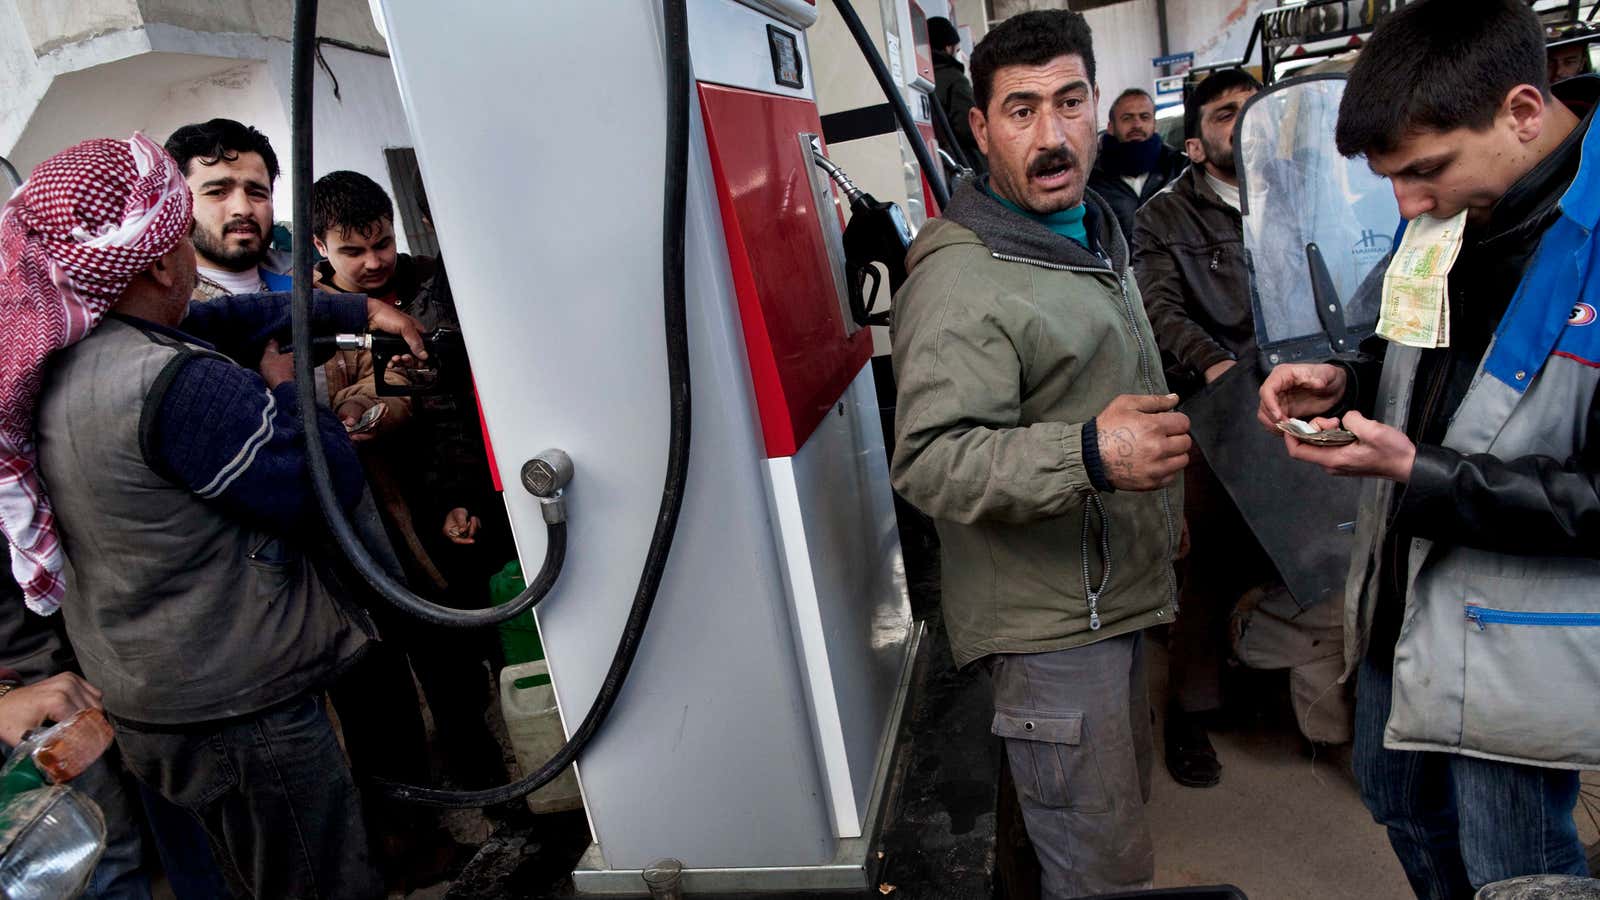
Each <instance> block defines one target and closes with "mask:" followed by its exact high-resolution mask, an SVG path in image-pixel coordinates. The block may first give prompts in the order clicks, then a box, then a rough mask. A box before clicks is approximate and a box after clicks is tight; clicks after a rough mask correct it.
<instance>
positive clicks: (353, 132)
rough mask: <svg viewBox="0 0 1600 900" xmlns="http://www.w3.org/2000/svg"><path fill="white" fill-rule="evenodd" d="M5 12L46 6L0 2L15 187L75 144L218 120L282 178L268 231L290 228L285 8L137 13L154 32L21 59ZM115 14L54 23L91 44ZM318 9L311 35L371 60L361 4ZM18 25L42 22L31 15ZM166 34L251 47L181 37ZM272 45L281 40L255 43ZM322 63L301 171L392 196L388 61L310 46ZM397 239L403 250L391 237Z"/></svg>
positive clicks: (27, 39) (170, 0)
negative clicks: (308, 151) (249, 135)
mask: <svg viewBox="0 0 1600 900" xmlns="http://www.w3.org/2000/svg"><path fill="white" fill-rule="evenodd" d="M19 4H34V5H35V6H39V7H42V6H55V5H58V4H57V3H56V0H0V83H3V84H7V85H8V86H9V85H15V86H16V87H15V89H13V90H7V91H4V92H0V155H4V156H6V157H7V158H9V159H10V160H11V162H12V163H13V164H14V165H16V167H17V168H18V170H19V171H20V172H21V173H22V174H23V175H24V176H26V175H27V173H28V172H29V171H30V170H31V169H32V168H33V167H34V166H35V165H37V164H38V163H39V162H40V161H41V160H43V159H44V158H46V157H47V156H49V155H50V154H52V153H55V152H57V151H58V150H61V149H62V148H64V147H67V146H70V145H71V144H73V143H76V142H78V141H81V140H84V139H86V138H90V137H107V136H113V137H126V136H127V135H129V134H131V133H132V132H134V131H135V130H138V131H143V132H144V133H145V134H146V135H148V136H149V137H151V138H152V139H154V140H157V141H164V140H166V138H167V136H168V135H170V134H171V133H172V131H173V130H174V129H175V128H177V127H178V126H180V125H183V124H186V123H189V122H199V121H205V120H206V119H210V118H215V117H218V116H221V117H226V118H231V119H237V120H239V121H241V122H245V123H247V124H250V125H253V126H255V127H256V128H259V129H260V130H261V131H262V132H264V133H265V134H266V135H267V137H268V139H269V140H271V141H272V145H273V148H274V150H275V151H276V152H277V154H278V159H279V164H280V166H281V168H282V170H283V175H282V176H281V177H280V179H279V182H278V184H277V191H276V196H275V213H276V216H277V218H278V219H280V220H284V221H287V220H289V219H290V218H291V214H292V206H291V203H290V192H289V176H288V173H289V171H290V166H291V164H292V163H293V158H292V157H293V153H292V144H291V133H290V129H289V110H290V105H289V72H290V65H289V44H288V41H287V39H286V38H287V33H288V32H287V28H288V21H289V14H288V11H289V9H290V6H289V4H288V2H287V0H273V2H271V3H267V2H260V3H250V2H244V0H241V2H238V3H234V2H220V3H202V2H192V3H183V2H179V0H141V9H142V10H143V11H144V15H145V16H146V17H147V19H148V18H156V17H160V18H161V19H165V20H166V21H145V22H144V24H143V25H140V26H138V27H135V28H133V29H131V30H130V29H123V30H120V31H117V30H113V31H107V32H102V33H98V34H97V35H96V36H94V37H91V38H88V39H86V40H81V41H77V42H75V43H71V44H67V45H63V46H60V47H58V48H56V49H55V50H52V51H50V52H48V53H45V54H44V55H43V56H36V55H35V53H34V49H33V45H32V36H31V35H30V32H29V31H28V29H27V27H26V26H25V25H24V16H23V15H22V12H21V7H20V6H19ZM119 4H120V5H119ZM59 5H61V6H65V4H59ZM77 6H78V5H75V8H76V7H77ZM125 6H126V3H124V2H122V0H115V2H110V3H96V4H88V3H86V4H81V7H83V9H80V11H79V14H78V15H77V18H73V17H71V16H66V15H65V14H62V15H58V16H57V20H58V23H59V24H61V25H62V27H69V26H70V27H72V28H79V29H88V30H90V31H93V30H94V28H95V27H97V26H95V24H94V23H95V22H96V21H99V22H101V23H105V22H109V21H111V20H112V17H111V12H116V11H118V10H122V11H124V12H125V9H124V7H125ZM322 7H323V11H322V13H321V16H320V18H319V29H318V30H319V33H322V34H329V33H330V30H331V32H332V33H335V34H339V35H341V36H342V39H344V40H349V41H351V42H353V43H357V44H359V45H362V46H371V45H374V44H376V45H377V46H378V47H382V46H383V42H382V37H381V35H380V34H379V33H378V31H377V29H376V27H375V26H374V25H373V24H372V19H371V15H370V13H369V11H368V7H367V5H366V3H365V2H359V0H336V2H335V0H324V2H323V4H322ZM95 9H100V10H102V11H104V12H106V15H104V16H102V18H101V19H99V20H95V19H94V18H93V17H92V16H90V15H89V12H92V11H93V10H95ZM85 10H87V11H85ZM29 13H30V14H33V15H35V21H42V20H41V19H40V18H39V17H38V14H39V13H40V10H39V9H37V8H34V9H30V10H29ZM119 14H120V13H119ZM173 20H177V21H181V22H184V23H186V24H188V25H193V26H206V27H209V28H260V29H261V33H249V32H241V31H235V32H228V33H220V32H213V31H203V30H192V29H191V28H187V27H180V26H179V25H176V24H173ZM275 31H281V32H282V33H283V34H284V37H274V36H271V35H270V34H269V33H270V32H275ZM322 56H323V59H324V60H325V62H326V63H327V69H324V68H322V67H320V66H319V67H318V68H317V70H316V73H315V84H316V89H315V90H316V94H315V110H316V112H315V120H314V125H315V128H316V148H315V154H316V158H315V161H314V165H313V171H314V172H315V173H316V174H317V175H322V174H324V173H326V172H329V171H332V170H334V169H354V170H356V171H359V172H362V173H365V174H367V175H369V176H371V177H372V178H373V179H374V180H376V181H377V182H378V183H379V184H381V185H383V186H384V187H385V188H387V189H389V190H390V192H391V194H392V193H393V192H394V186H393V185H392V184H390V183H389V173H388V167H387V164H386V162H385V160H384V156H383V151H384V149H385V148H388V147H408V146H411V143H412V141H411V135H410V130H409V128H408V127H407V124H406V120H405V114H404V110H403V109H402V107H401V103H400V94H399V90H398V88H397V87H396V85H395V81H394V73H393V69H392V68H391V67H390V65H389V60H388V59H387V58H386V57H383V56H377V55H373V54H371V53H362V52H356V51H351V50H346V49H343V48H341V47H334V46H324V47H323V48H322ZM335 79H337V84H338V91H339V95H338V97H335V96H334V83H335ZM397 239H398V241H399V243H400V245H401V247H402V249H404V248H405V245H406V239H405V236H404V233H403V231H401V232H399V233H398V234H397Z"/></svg>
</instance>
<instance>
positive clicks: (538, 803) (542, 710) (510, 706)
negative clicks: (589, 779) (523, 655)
mask: <svg viewBox="0 0 1600 900" xmlns="http://www.w3.org/2000/svg"><path fill="white" fill-rule="evenodd" d="M500 712H501V713H502V714H503V715H504V716H505V719H506V731H507V732H508V733H509V734H510V735H511V747H512V749H513V750H514V751H516V754H517V766H518V767H519V768H521V769H522V774H523V775H524V776H526V775H527V774H529V773H530V772H532V771H534V770H535V769H537V768H539V767H540V766H542V765H544V764H545V762H546V761H548V760H549V759H550V757H552V756H554V755H555V754H556V751H557V750H560V749H561V745H562V744H563V743H565V742H566V735H565V734H564V733H563V732H562V731H561V716H560V714H559V713H557V712H556V695H555V691H554V690H553V689H552V688H551V687H550V668H549V666H547V665H546V664H545V661H544V660H542V659H536V660H534V661H533V662H525V663H518V664H516V665H514V666H506V667H505V668H504V669H501V670H500ZM582 806H583V797H582V795H581V794H579V792H578V776H577V774H576V773H575V772H573V771H572V769H571V768H570V767H569V768H568V769H567V770H566V771H565V772H562V773H561V774H560V775H559V776H557V778H556V780H554V781H552V782H550V783H549V784H547V785H545V786H544V787H542V788H540V789H539V790H537V791H534V792H533V793H532V794H529V795H528V808H529V809H531V810H533V811H534V812H536V813H552V812H565V811H567V810H570V809H580V808H581V807H582Z"/></svg>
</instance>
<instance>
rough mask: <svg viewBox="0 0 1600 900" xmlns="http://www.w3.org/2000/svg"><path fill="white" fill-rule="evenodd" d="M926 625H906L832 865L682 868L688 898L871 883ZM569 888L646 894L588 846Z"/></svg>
mask: <svg viewBox="0 0 1600 900" xmlns="http://www.w3.org/2000/svg"><path fill="white" fill-rule="evenodd" d="M925 630H926V626H925V625H924V623H923V622H922V621H920V620H919V621H917V622H914V623H913V624H912V627H911V635H910V639H909V640H907V641H906V656H905V662H904V663H903V664H902V665H901V668H900V683H899V686H898V687H897V688H896V690H895V698H894V707H893V713H892V715H891V717H890V721H891V722H893V723H894V727H893V728H888V729H885V731H886V732H887V733H886V734H885V735H884V744H883V749H882V750H881V751H880V752H879V754H878V771H877V774H876V775H875V776H874V778H873V787H872V802H871V804H870V805H869V807H868V808H869V809H870V810H871V812H870V813H869V814H868V816H867V821H866V823H865V826H864V827H863V828H862V836H861V837H857V838H841V839H840V840H839V845H838V850H837V851H836V852H835V853H834V857H833V862H831V863H827V864H826V865H820V866H772V867H764V868H721V869H693V868H687V867H686V868H684V870H683V891H684V893H685V894H687V895H689V896H694V897H698V896H701V895H717V894H723V895H731V894H738V895H745V894H748V893H750V892H752V891H763V892H773V891H860V890H864V889H866V888H868V887H871V886H872V884H873V879H874V878H875V876H876V873H877V868H878V865H879V863H880V860H879V859H878V858H877V853H876V852H875V849H876V846H877V841H878V832H879V830H880V829H881V828H882V826H883V822H884V818H885V815H886V814H887V813H888V811H889V809H890V805H889V804H890V801H891V800H892V799H893V797H894V795H895V793H896V789H897V788H898V787H899V784H900V781H901V775H902V773H900V772H899V771H898V767H897V765H896V763H897V758H896V753H895V749H896V747H897V746H898V745H899V742H900V733H901V728H902V726H903V724H904V722H903V719H904V715H905V710H906V700H907V697H908V696H909V695H910V693H911V687H912V684H913V682H914V680H915V678H914V675H915V673H916V671H917V669H918V667H919V663H918V661H919V659H920V658H921V655H922V654H921V650H922V637H923V634H924V633H925ZM572 882H573V886H574V887H575V888H576V889H577V893H578V896H580V897H637V896H643V895H645V894H646V893H647V892H646V890H645V887H644V880H643V877H642V873H641V871H640V870H639V869H612V868H608V867H607V866H606V863H605V858H604V856H602V855H601V853H600V845H599V844H590V845H589V849H588V850H587V851H585V852H584V854H583V858H582V859H580V860H578V867H577V868H576V869H574V870H573V872H572Z"/></svg>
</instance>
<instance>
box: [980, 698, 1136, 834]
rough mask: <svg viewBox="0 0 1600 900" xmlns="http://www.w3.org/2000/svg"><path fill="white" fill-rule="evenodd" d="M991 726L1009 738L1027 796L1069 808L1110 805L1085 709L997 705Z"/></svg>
mask: <svg viewBox="0 0 1600 900" xmlns="http://www.w3.org/2000/svg"><path fill="white" fill-rule="evenodd" d="M992 730H993V731H994V733H995V734H996V735H998V736H1000V737H1002V738H1004V739H1005V741H1006V755H1007V758H1008V759H1009V760H1010V762H1011V773H1012V775H1013V777H1014V778H1015V779H1016V783H1017V790H1018V791H1019V792H1020V793H1021V794H1022V796H1023V798H1024V799H1025V800H1028V801H1030V802H1031V803H1033V804H1034V805H1036V806H1041V807H1044V808H1046V809H1060V810H1067V811H1070V812H1082V813H1103V812H1105V811H1107V810H1108V809H1110V808H1111V803H1110V798H1109V796H1108V794H1107V791H1106V784H1105V777H1104V776H1103V775H1102V774H1101V771H1100V763H1099V761H1098V760H1097V759H1095V756H1094V748H1093V746H1092V745H1088V744H1085V743H1084V741H1083V713H1081V712H1071V711H1065V712H1064V711H1054V712H1049V713H1044V712H1036V711H1032V710H1025V709H1002V708H998V707H997V708H996V709H995V712H994V726H993V729H992Z"/></svg>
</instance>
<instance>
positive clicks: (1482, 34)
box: [1334, 0, 1550, 156]
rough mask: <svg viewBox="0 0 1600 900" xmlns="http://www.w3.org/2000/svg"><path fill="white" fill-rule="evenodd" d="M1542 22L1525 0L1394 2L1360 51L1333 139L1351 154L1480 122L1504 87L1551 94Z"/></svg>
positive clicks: (1487, 121)
mask: <svg viewBox="0 0 1600 900" xmlns="http://www.w3.org/2000/svg"><path fill="white" fill-rule="evenodd" d="M1545 66H1546V63H1545V46H1544V28H1543V27H1541V26H1540V24H1539V17H1538V16H1537V15H1535V14H1534V12H1533V10H1532V9H1529V8H1528V4H1527V0H1449V2H1446V0H1422V2H1419V3H1414V4H1412V5H1410V6H1406V7H1403V8H1401V9H1399V10H1396V11H1395V12H1394V13H1393V14H1391V15H1390V16H1389V17H1388V18H1386V19H1384V20H1383V21H1382V22H1381V23H1379V25H1378V27H1377V30H1376V31H1374V32H1373V33H1372V37H1371V38H1370V39H1369V40H1368V41H1367V45H1366V46H1365V47H1364V48H1362V50H1361V53H1360V54H1359V55H1358V56H1357V57H1356V64H1355V68H1353V69H1351V70H1350V81H1349V83H1348V84H1347V85H1346V86H1345V89H1344V99H1343V100H1342V101H1340V103H1339V126H1338V128H1337V129H1336V130H1335V135H1334V136H1335V139H1336V140H1337V142H1338V145H1339V152H1340V153H1342V154H1344V155H1345V156H1355V155H1356V154H1358V153H1368V152H1371V151H1376V152H1378V153H1388V152H1390V151H1392V150H1393V149H1394V148H1395V147H1398V146H1399V145H1400V141H1401V139H1403V138H1404V137H1405V135H1406V133H1407V132H1408V131H1411V130H1412V129H1417V128H1427V129H1436V130H1439V131H1453V130H1455V129H1457V128H1469V129H1472V130H1473V131H1482V130H1483V129H1486V128H1488V127H1489V126H1490V125H1491V124H1492V123H1493V122H1494V116H1495V112H1496V111H1497V110H1498V109H1499V108H1500V104H1501V102H1502V101H1504V100H1505V97H1506V94H1507V93H1509V92H1510V91H1511V89H1512V88H1514V87H1516V86H1517V85H1519V84H1531V85H1533V86H1534V87H1536V88H1538V89H1539V92H1540V93H1542V94H1544V95H1545V96H1546V97H1548V96H1550V84H1549V78H1550V76H1549V73H1548V71H1547V70H1546V67H1545Z"/></svg>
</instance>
